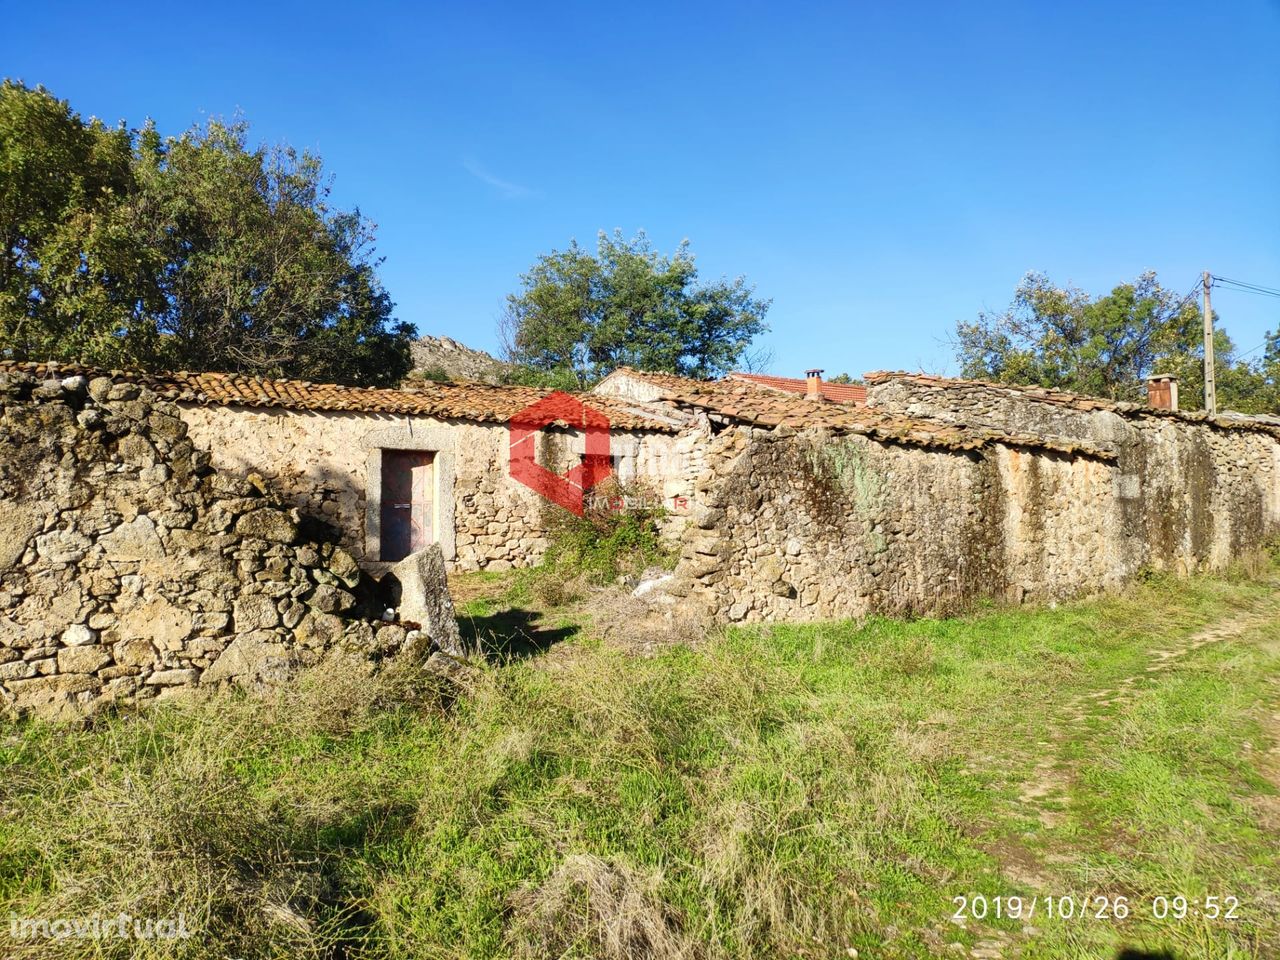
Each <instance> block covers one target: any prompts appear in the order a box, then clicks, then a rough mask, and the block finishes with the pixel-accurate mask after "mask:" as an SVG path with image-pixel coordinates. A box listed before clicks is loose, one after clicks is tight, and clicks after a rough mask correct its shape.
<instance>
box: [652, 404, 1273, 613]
mask: <svg viewBox="0 0 1280 960" xmlns="http://www.w3.org/2000/svg"><path fill="white" fill-rule="evenodd" d="M911 412H912V413H914V414H917V415H919V414H923V413H925V412H926V411H924V410H921V409H913V410H912V411H911ZM1112 416H1115V415H1114V414H1112ZM1115 419H1116V421H1117V422H1118V423H1120V424H1128V426H1127V427H1123V428H1122V429H1120V430H1119V432H1118V433H1117V432H1116V431H1115V430H1114V429H1113V430H1112V431H1111V432H1110V433H1108V432H1107V431H1104V430H1102V429H1101V428H1099V430H1098V431H1097V432H1095V433H1092V434H1089V438H1090V439H1093V440H1097V441H1107V443H1111V444H1114V445H1115V447H1116V448H1117V449H1116V455H1115V456H1114V457H1111V456H1104V455H1101V454H1095V453H1084V452H1079V453H1070V452H1064V451H1060V450H1039V449H1035V448H1028V447H1026V446H1025V445H1021V444H1019V445H1016V446H1015V445H1004V444H1000V443H998V442H997V443H988V444H985V445H984V446H982V447H981V448H978V449H972V450H964V449H945V448H940V447H928V446H922V445H906V444H899V443H892V442H884V441H880V440H873V439H869V438H867V437H863V436H857V435H850V436H831V435H828V434H825V433H822V432H819V431H804V432H801V433H796V432H795V431H794V430H792V429H790V428H788V427H779V428H778V429H776V430H772V431H765V430H758V429H749V428H746V427H741V428H737V429H734V430H730V431H726V432H724V433H722V434H720V435H719V436H717V437H716V438H714V440H712V441H711V444H710V445H709V448H708V456H707V469H706V470H705V471H704V473H703V474H702V476H701V477H700V478H699V480H698V483H697V493H696V498H697V502H698V507H697V509H696V510H695V513H694V515H693V517H692V518H691V522H690V524H689V527H688V528H687V529H686V531H685V533H684V535H683V538H682V542H681V560H680V563H679V565H678V566H677V569H676V576H675V578H674V580H673V581H672V585H671V588H670V590H671V592H675V593H677V594H678V595H681V596H683V597H684V600H683V603H684V604H685V605H686V606H687V607H689V608H692V609H693V610H695V611H696V612H697V613H699V614H701V615H704V616H706V615H709V616H712V617H714V618H718V619H721V620H728V621H743V620H745V621H752V620H773V619H788V620H813V619H826V618H833V617H859V616H865V615H867V614H872V613H882V614H896V615H917V614H938V613H947V612H949V611H954V610H957V609H962V608H964V607H965V606H966V605H968V604H970V603H972V602H973V601H975V600H979V599H983V598H996V599H999V600H1004V601H1009V602H1021V601H1024V600H1025V601H1034V602H1040V601H1052V600H1061V599H1066V598H1068V597H1073V596H1077V595H1081V594H1088V593H1094V592H1098V591H1103V590H1110V589H1114V588H1116V587H1118V586H1120V585H1121V584H1123V583H1124V582H1125V581H1126V580H1128V579H1129V578H1130V577H1132V576H1133V575H1134V574H1135V573H1136V572H1137V571H1138V570H1140V569H1141V568H1143V567H1152V568H1163V569H1172V570H1176V571H1178V572H1183V573H1185V572H1189V571H1192V570H1200V569H1218V568H1221V567H1222V566H1224V565H1225V564H1226V563H1227V562H1229V561H1230V560H1231V559H1232V558H1233V557H1236V556H1239V555H1240V554H1241V553H1242V552H1244V551H1245V550H1247V549H1250V548H1253V547H1256V546H1259V545H1261V544H1262V543H1264V542H1265V541H1266V540H1267V539H1268V538H1272V537H1275V536H1277V535H1278V534H1280V444H1277V442H1276V440H1275V438H1274V437H1272V436H1270V435H1268V434H1266V433H1260V432H1253V431H1239V430H1219V429H1217V428H1215V427H1212V426H1210V425H1207V424H1202V423H1197V422H1194V421H1188V420H1180V419H1177V418H1160V419H1152V420H1149V421H1148V420H1146V419H1145V418H1142V419H1140V420H1139V421H1134V422H1132V423H1130V422H1129V421H1126V420H1125V419H1124V418H1123V417H1119V416H1115ZM957 422H958V420H957ZM1117 422H1113V423H1111V424H1110V427H1111V428H1115V427H1116V426H1117ZM1017 427H1018V432H1021V433H1027V432H1030V431H1031V430H1032V429H1033V425H1032V424H1031V423H1029V422H1026V421H1020V422H1018V424H1017ZM1130 430H1132V431H1137V432H1136V433H1130V432H1128V431H1130ZM1060 434H1067V431H1065V430H1062V431H1060ZM1068 435H1069V434H1068ZM1107 443H1101V444H1095V445H1094V446H1095V449H1097V448H1099V447H1100V448H1102V449H1105V448H1106V447H1107Z"/></svg>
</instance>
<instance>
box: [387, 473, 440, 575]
mask: <svg viewBox="0 0 1280 960" xmlns="http://www.w3.org/2000/svg"><path fill="white" fill-rule="evenodd" d="M432 457H433V454H431V453H428V452H425V451H422V450H383V451H382V544H381V552H380V557H381V559H383V560H390V561H395V560H403V559H404V558H405V557H407V556H408V555H409V554H411V553H416V552H417V551H419V550H421V549H422V548H423V547H425V546H426V545H427V544H429V543H431V542H432V540H433V537H432V530H431V512H432V511H431V506H432V505H431V491H432V479H433V478H432V475H431V461H432Z"/></svg>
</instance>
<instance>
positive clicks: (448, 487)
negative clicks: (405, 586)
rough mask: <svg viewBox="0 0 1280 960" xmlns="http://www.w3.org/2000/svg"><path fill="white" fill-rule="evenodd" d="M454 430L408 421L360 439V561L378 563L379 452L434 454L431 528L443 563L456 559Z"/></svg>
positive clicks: (380, 512)
mask: <svg viewBox="0 0 1280 960" xmlns="http://www.w3.org/2000/svg"><path fill="white" fill-rule="evenodd" d="M455 431H456V428H450V427H441V426H430V427H428V426H422V425H419V424H414V423H413V422H412V421H410V422H408V423H406V424H404V425H403V426H398V427H387V428H384V429H381V430H373V431H370V432H369V433H367V434H365V435H364V437H363V438H362V439H361V443H360V445H361V447H363V448H364V451H365V471H364V497H365V500H364V559H365V562H366V563H382V562H383V560H382V451H384V450H421V451H423V452H426V453H433V454H435V459H434V461H433V469H432V471H431V473H432V477H431V480H432V485H433V489H432V491H431V503H432V517H431V524H432V530H433V533H434V536H435V542H436V543H438V544H439V545H440V552H441V553H443V554H444V559H445V560H448V561H452V560H454V559H456V558H457V546H456V542H455V536H456V531H455V530H454V525H453V516H454V504H453V483H454V478H455V476H456V473H455V471H456V465H455V460H454V434H455Z"/></svg>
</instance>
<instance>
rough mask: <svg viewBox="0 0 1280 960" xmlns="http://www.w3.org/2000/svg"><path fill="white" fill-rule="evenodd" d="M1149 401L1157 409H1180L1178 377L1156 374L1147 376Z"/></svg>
mask: <svg viewBox="0 0 1280 960" xmlns="http://www.w3.org/2000/svg"><path fill="white" fill-rule="evenodd" d="M1147 403H1148V404H1149V405H1150V406H1152V407H1154V408H1155V409H1157V410H1177V409H1178V378H1177V377H1173V376H1169V375H1167V374H1156V375H1154V376H1151V377H1148V378H1147Z"/></svg>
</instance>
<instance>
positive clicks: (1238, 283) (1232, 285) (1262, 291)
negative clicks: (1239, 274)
mask: <svg viewBox="0 0 1280 960" xmlns="http://www.w3.org/2000/svg"><path fill="white" fill-rule="evenodd" d="M1213 283H1214V286H1218V285H1220V284H1226V286H1227V288H1228V289H1235V290H1237V291H1238V292H1240V293H1255V294H1258V295H1259V296H1264V297H1280V290H1278V289H1276V288H1275V287H1264V286H1262V285H1261V284H1258V283H1247V282H1245V281H1244V280H1232V279H1231V278H1230V277H1219V276H1214V277H1213Z"/></svg>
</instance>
